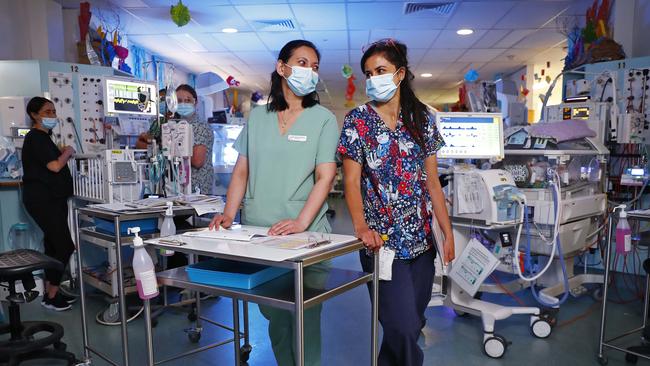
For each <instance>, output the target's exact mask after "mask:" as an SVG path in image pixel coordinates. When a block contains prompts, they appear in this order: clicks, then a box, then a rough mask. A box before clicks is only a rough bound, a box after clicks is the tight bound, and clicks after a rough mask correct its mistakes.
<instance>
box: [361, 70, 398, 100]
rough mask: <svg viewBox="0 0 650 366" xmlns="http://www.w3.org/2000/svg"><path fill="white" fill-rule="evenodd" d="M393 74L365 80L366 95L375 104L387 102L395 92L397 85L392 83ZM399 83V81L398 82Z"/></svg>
mask: <svg viewBox="0 0 650 366" xmlns="http://www.w3.org/2000/svg"><path fill="white" fill-rule="evenodd" d="M395 74H397V71H395V73H393V74H383V75H377V76H371V77H370V78H369V79H366V94H367V95H368V97H369V98H370V99H372V100H374V101H375V102H388V101H389V100H391V99H392V98H393V96H394V95H395V92H396V91H397V85H395V83H394V82H393V76H395ZM400 82H401V81H400Z"/></svg>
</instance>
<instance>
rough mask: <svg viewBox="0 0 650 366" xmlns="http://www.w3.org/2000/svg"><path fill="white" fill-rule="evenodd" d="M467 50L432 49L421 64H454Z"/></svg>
mask: <svg viewBox="0 0 650 366" xmlns="http://www.w3.org/2000/svg"><path fill="white" fill-rule="evenodd" d="M463 53H465V50H463V49H458V48H448V49H430V50H429V51H427V53H426V54H425V55H424V58H423V59H422V60H421V61H420V62H421V63H427V62H429V63H434V62H454V61H456V60H457V59H458V58H459V57H460V56H461V55H462V54H463Z"/></svg>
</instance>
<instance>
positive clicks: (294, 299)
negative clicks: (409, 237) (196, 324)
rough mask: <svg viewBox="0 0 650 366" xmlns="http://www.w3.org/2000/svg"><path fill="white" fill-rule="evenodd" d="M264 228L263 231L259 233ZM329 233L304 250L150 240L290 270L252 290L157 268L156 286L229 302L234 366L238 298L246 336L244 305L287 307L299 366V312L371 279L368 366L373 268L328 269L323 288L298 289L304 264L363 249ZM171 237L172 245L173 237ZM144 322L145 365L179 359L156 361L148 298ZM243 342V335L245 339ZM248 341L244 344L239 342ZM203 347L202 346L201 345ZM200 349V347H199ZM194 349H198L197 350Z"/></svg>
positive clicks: (194, 240) (374, 293)
mask: <svg viewBox="0 0 650 366" xmlns="http://www.w3.org/2000/svg"><path fill="white" fill-rule="evenodd" d="M264 232H266V231H264ZM316 235H319V234H316ZM326 235H329V238H330V239H329V240H328V241H329V243H327V244H326V245H322V246H320V245H316V246H314V247H313V248H310V249H300V250H293V249H276V248H273V249H271V248H265V247H263V246H262V245H252V244H248V243H242V242H232V241H225V240H218V239H205V238H203V239H201V238H196V237H189V236H183V235H176V236H175V237H167V238H165V240H164V241H163V242H161V241H159V240H157V239H152V240H148V241H147V243H148V244H149V245H153V246H155V247H156V248H160V249H170V250H174V251H178V252H183V253H186V254H188V255H190V256H197V255H201V256H208V257H214V258H220V259H226V260H234V261H239V262H244V263H253V264H259V265H264V266H273V267H281V268H285V269H289V270H291V272H289V273H286V274H284V275H282V276H280V277H278V278H275V279H273V280H271V281H269V282H266V283H264V284H261V285H259V286H257V287H254V288H252V289H249V290H248V289H239V288H233V287H224V286H215V285H207V284H201V283H196V282H192V281H191V280H190V279H189V278H188V274H187V272H186V270H185V268H184V267H181V268H175V269H171V270H167V271H163V272H160V273H158V274H157V277H158V281H159V283H160V284H163V285H167V286H173V287H178V288H185V289H190V290H193V291H197V292H204V293H210V294H214V295H218V296H222V297H229V298H231V299H232V300H233V334H234V336H235V342H234V347H235V349H234V351H235V365H236V366H239V365H240V362H242V361H245V360H242V359H241V355H242V354H243V352H242V349H240V338H239V334H240V332H239V302H240V301H242V302H243V308H244V328H245V331H244V333H245V334H246V335H247V334H248V331H247V326H248V317H247V312H246V310H247V304H248V302H254V303H257V304H260V305H268V306H272V307H276V308H280V309H286V310H290V311H293V312H294V314H295V329H296V337H295V338H296V355H295V356H296V364H297V366H303V365H304V310H305V309H306V308H309V307H311V306H314V305H318V304H321V303H323V302H324V301H326V300H328V299H330V298H332V297H334V296H337V295H340V294H342V293H344V292H346V291H348V290H351V289H353V288H355V287H357V286H360V285H363V284H367V283H372V286H371V287H372V311H371V319H372V320H371V347H370V351H371V360H372V365H373V366H376V364H377V354H378V353H377V338H378V335H377V322H378V320H377V319H378V303H377V294H378V284H379V272H378V271H377V270H374V271H373V273H365V272H358V271H351V270H344V269H339V268H330V269H329V270H328V271H329V274H328V280H327V283H326V285H325V286H324V288H322V289H314V288H305V287H304V281H303V280H304V277H303V276H304V271H305V270H308V268H309V266H312V265H315V264H318V263H322V262H323V261H327V260H330V259H333V258H336V257H339V256H342V255H345V254H349V253H352V252H357V251H359V250H361V249H363V248H364V246H363V243H362V242H361V241H359V240H358V239H356V238H355V237H352V236H347V235H336V234H326ZM174 240H176V242H175V243H174V242H173V241H174ZM378 263H379V259H378V256H374V268H378V266H379V264H378ZM144 307H145V323H146V328H145V332H146V337H147V360H148V363H147V365H148V366H153V365H157V364H160V363H163V362H166V361H168V360H171V359H176V358H179V357H182V356H184V355H186V354H183V355H179V356H176V357H173V358H169V359H167V360H165V361H159V362H156V361H155V360H154V355H153V335H152V328H151V309H150V305H149V301H148V300H145V301H144ZM246 341H247V338H246ZM247 343H248V342H246V344H245V346H246V345H247ZM203 348H206V349H207V346H206V347H203ZM203 348H202V349H203ZM197 351H198V350H197Z"/></svg>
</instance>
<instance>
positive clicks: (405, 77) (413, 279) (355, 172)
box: [338, 39, 454, 366]
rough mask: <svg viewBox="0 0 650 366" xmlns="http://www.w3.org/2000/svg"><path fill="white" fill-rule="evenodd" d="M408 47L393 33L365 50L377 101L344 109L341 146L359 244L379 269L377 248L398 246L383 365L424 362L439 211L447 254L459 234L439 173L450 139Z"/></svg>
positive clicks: (384, 317) (384, 296)
mask: <svg viewBox="0 0 650 366" xmlns="http://www.w3.org/2000/svg"><path fill="white" fill-rule="evenodd" d="M406 52H407V49H406V46H405V45H403V44H401V43H399V42H397V41H394V40H391V39H388V40H381V41H378V42H375V43H373V44H371V45H370V46H369V48H368V49H367V50H366V51H365V52H364V55H363V57H362V58H361V68H362V70H363V71H364V73H365V75H366V93H367V94H368V97H370V99H371V101H370V102H368V103H366V104H364V105H362V106H359V107H357V108H356V109H354V110H352V111H350V112H349V113H348V114H347V116H346V117H345V121H344V124H343V130H342V132H341V138H340V142H339V147H338V152H339V154H340V155H341V156H342V158H343V169H344V177H345V178H344V179H345V197H346V201H347V204H348V208H349V209H350V214H351V216H352V223H353V225H354V229H355V234H356V236H357V237H358V238H360V239H361V240H363V242H364V245H365V246H366V250H362V251H361V252H360V257H361V264H362V267H363V269H364V271H371V270H372V264H373V260H372V257H371V256H372V255H373V253H374V255H377V253H378V251H379V250H380V248H382V246H383V247H384V248H386V249H389V250H390V251H392V252H393V253H394V260H393V262H392V266H391V269H392V275H391V277H392V278H391V280H388V281H380V284H379V321H380V323H381V325H382V328H383V330H384V336H383V340H382V344H381V349H380V352H379V365H400V366H411V365H418V366H419V365H422V364H423V361H424V355H423V352H422V350H421V349H420V347H419V346H418V344H417V341H418V337H419V334H420V331H421V329H422V328H423V327H424V325H425V322H426V318H425V316H424V311H425V310H426V307H427V304H428V302H429V299H430V297H431V288H432V286H433V277H434V271H435V268H434V258H435V255H436V251H435V248H434V244H435V243H434V239H433V235H432V232H431V230H432V229H431V226H432V218H433V215H434V214H435V216H436V218H437V220H438V222H439V223H440V226H441V228H442V230H443V233H444V236H445V242H444V243H443V244H444V245H443V247H444V253H441V254H443V256H444V261H445V262H448V261H451V260H452V259H453V258H454V240H453V235H452V231H451V224H450V221H449V216H448V213H447V209H446V206H445V198H444V195H443V193H442V188H441V187H440V181H439V179H438V174H437V166H438V165H437V161H436V152H437V151H438V150H439V149H440V148H441V147H442V146H443V145H444V141H443V140H442V138H441V136H440V134H439V133H438V130H437V129H436V125H435V118H434V117H433V116H432V115H431V114H430V112H429V111H428V109H427V108H426V106H425V105H424V104H423V103H422V102H420V101H419V100H418V99H417V97H416V96H415V94H414V93H413V90H412V89H411V84H410V83H411V80H412V79H413V74H412V73H411V72H410V71H409V68H408V61H407V56H406ZM388 257H390V255H389V256H388ZM380 258H381V257H380Z"/></svg>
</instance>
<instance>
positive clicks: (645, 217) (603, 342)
mask: <svg viewBox="0 0 650 366" xmlns="http://www.w3.org/2000/svg"><path fill="white" fill-rule="evenodd" d="M627 218H628V220H638V221H650V214H645V213H635V212H634V211H630V212H628V215H627ZM613 222H614V215H613V214H610V215H609V229H608V230H609V231H608V235H607V246H606V248H605V253H606V254H605V285H604V286H603V308H602V313H601V317H600V336H599V338H598V362H599V363H600V364H601V365H606V364H607V361H608V360H607V356H605V348H611V349H613V350H616V351H620V352H624V353H625V354H626V357H630V356H628V355H631V356H635V357H641V358H644V359H646V360H650V356H648V355H644V354H641V353H638V352H634V351H630V350H628V349H626V348H624V347H621V346H618V345H615V344H614V343H612V342H614V341H617V340H620V339H622V338H624V337H627V336H630V335H632V334H635V333H640V332H641V331H643V329H644V328H645V326H646V323H647V321H648V299H649V298H648V294H649V292H650V275H649V274H647V273H646V276H645V291H644V295H643V324H642V325H641V327H639V328H634V329H631V330H628V331H626V332H625V333H622V334H620V335H617V336H615V337H612V338H609V339H605V328H606V327H605V326H606V324H607V295H608V291H607V287H608V286H607V285H608V283H609V274H610V272H611V268H610V267H611V265H612V263H611V259H612V258H611V257H612V245H611V244H612V235H614V229H615V227H614V223H613Z"/></svg>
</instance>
